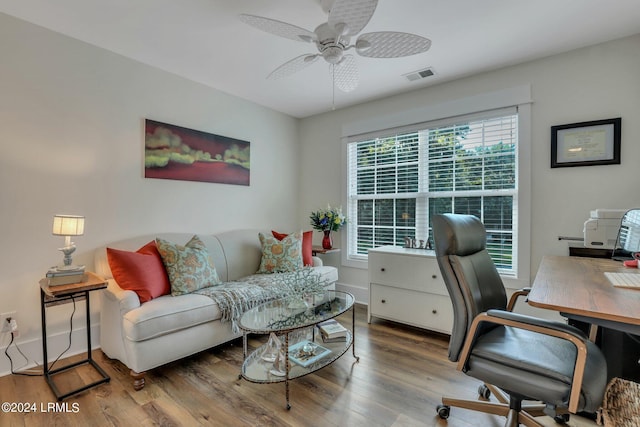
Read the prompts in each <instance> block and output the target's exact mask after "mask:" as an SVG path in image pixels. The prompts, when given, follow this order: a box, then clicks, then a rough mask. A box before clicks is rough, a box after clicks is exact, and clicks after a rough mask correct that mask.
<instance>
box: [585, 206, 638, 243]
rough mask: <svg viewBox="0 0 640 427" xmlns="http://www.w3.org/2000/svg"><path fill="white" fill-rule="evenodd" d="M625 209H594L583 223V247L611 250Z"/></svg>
mask: <svg viewBox="0 0 640 427" xmlns="http://www.w3.org/2000/svg"><path fill="white" fill-rule="evenodd" d="M626 212H627V210H626V209H596V210H593V211H591V218H589V219H588V220H586V221H585V222H584V230H583V232H584V246H585V247H587V248H602V249H613V247H614V246H615V244H616V239H617V237H618V231H619V230H620V223H621V221H622V217H623V216H624V214H625V213H626Z"/></svg>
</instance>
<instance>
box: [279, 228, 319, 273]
mask: <svg viewBox="0 0 640 427" xmlns="http://www.w3.org/2000/svg"><path fill="white" fill-rule="evenodd" d="M271 234H273V237H275V238H276V239H278V240H282V239H284V238H285V237H287V236H288V234H284V233H278V232H277V231H273V230H271ZM312 245H313V231H305V232H304V233H302V265H304V266H305V267H307V266H310V267H313V251H312V249H311V246H312Z"/></svg>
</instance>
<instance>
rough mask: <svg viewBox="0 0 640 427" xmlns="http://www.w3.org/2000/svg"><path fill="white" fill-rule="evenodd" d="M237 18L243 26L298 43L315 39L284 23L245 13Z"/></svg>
mask: <svg viewBox="0 0 640 427" xmlns="http://www.w3.org/2000/svg"><path fill="white" fill-rule="evenodd" d="M238 18H239V19H240V20H241V21H242V22H244V23H245V24H249V25H251V26H252V27H255V28H257V29H259V30H262V31H266V32H267V33H271V34H275V35H276V36H280V37H285V38H288V39H291V40H296V41H299V42H311V41H315V39H316V35H315V33H313V32H311V31H309V30H305V29H304V28H300V27H296V26H295V25H291V24H287V23H286V22H282V21H276V20H275V19H269V18H264V17H262V16H256V15H247V14H246V13H242V14H240V15H239V16H238Z"/></svg>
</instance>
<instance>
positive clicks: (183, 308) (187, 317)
mask: <svg viewBox="0 0 640 427" xmlns="http://www.w3.org/2000/svg"><path fill="white" fill-rule="evenodd" d="M220 317H221V313H220V310H219V309H218V305H217V304H215V303H214V302H213V300H212V299H211V298H209V297H206V296H204V295H197V294H186V295H181V296H180V298H176V297H173V296H171V295H164V296H161V297H159V298H155V299H153V300H151V301H149V302H148V303H146V304H142V305H141V306H140V307H138V308H137V309H135V310H131V311H129V312H128V313H127V314H125V315H124V319H123V322H122V324H123V330H124V334H125V337H126V338H127V339H128V340H129V341H144V340H148V339H151V338H155V337H159V336H162V335H166V334H170V333H173V332H176V331H179V330H182V329H187V328H190V327H193V326H196V325H199V324H202V323H206V322H211V321H214V320H218V319H220Z"/></svg>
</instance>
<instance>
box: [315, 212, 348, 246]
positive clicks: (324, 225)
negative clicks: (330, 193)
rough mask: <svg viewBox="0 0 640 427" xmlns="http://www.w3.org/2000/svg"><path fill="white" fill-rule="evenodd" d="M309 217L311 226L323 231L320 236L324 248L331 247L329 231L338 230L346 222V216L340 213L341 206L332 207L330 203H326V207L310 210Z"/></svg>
mask: <svg viewBox="0 0 640 427" xmlns="http://www.w3.org/2000/svg"><path fill="white" fill-rule="evenodd" d="M309 218H310V219H311V226H312V227H313V228H314V229H315V230H318V231H322V232H323V233H324V236H323V238H322V247H323V248H324V249H331V248H332V247H333V241H332V237H331V232H332V231H338V230H340V229H341V228H342V226H343V225H345V224H346V223H347V217H346V216H344V215H343V214H342V208H332V207H331V206H330V205H327V209H320V210H317V211H315V212H311V215H310V216H309Z"/></svg>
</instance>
